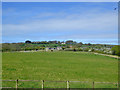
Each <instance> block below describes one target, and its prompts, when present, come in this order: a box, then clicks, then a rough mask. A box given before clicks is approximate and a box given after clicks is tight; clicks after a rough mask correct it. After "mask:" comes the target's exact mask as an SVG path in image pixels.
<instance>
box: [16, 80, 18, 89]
mask: <svg viewBox="0 0 120 90" xmlns="http://www.w3.org/2000/svg"><path fill="white" fill-rule="evenodd" d="M17 88H18V79H17V80H16V89H17Z"/></svg>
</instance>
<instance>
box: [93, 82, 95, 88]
mask: <svg viewBox="0 0 120 90" xmlns="http://www.w3.org/2000/svg"><path fill="white" fill-rule="evenodd" d="M94 87H95V82H94V81H93V90H94Z"/></svg>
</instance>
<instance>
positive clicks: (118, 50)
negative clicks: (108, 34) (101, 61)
mask: <svg viewBox="0 0 120 90" xmlns="http://www.w3.org/2000/svg"><path fill="white" fill-rule="evenodd" d="M111 50H112V54H113V55H118V56H120V46H114V47H112V49H111Z"/></svg>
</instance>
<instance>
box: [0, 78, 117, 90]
mask: <svg viewBox="0 0 120 90" xmlns="http://www.w3.org/2000/svg"><path fill="white" fill-rule="evenodd" d="M2 81H5V82H10V81H15V82H16V86H15V88H21V87H19V86H18V85H19V81H22V82H32V81H34V82H41V85H40V86H39V88H42V89H44V88H45V84H44V83H45V82H64V83H66V86H65V87H66V88H68V89H69V88H71V87H70V83H71V82H79V83H92V85H91V86H92V87H91V88H93V89H94V88H95V84H97V83H102V84H115V85H116V88H119V84H118V83H113V82H87V81H48V80H18V79H17V80H2ZM2 88H13V87H2ZM25 88H29V87H25Z"/></svg>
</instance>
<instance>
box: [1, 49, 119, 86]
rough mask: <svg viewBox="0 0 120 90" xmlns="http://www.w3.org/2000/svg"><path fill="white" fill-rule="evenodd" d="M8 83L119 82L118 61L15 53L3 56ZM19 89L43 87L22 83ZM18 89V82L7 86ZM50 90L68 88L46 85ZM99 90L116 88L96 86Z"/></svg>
mask: <svg viewBox="0 0 120 90" xmlns="http://www.w3.org/2000/svg"><path fill="white" fill-rule="evenodd" d="M2 63H3V64H2V68H3V75H2V77H3V79H4V80H16V79H21V80H63V81H65V80H70V81H89V82H92V81H95V82H117V81H118V75H117V73H118V60H117V59H115V58H111V57H107V56H101V55H95V54H92V53H85V52H63V51H61V52H13V53H3V54H2ZM19 83H20V84H19V87H34V88H36V87H40V84H41V83H40V82H38V83H35V82H26V83H22V82H19ZM91 85H92V84H80V83H71V85H70V86H71V87H72V88H85V87H86V88H90V87H92V86H91ZM3 87H15V82H3ZM45 87H46V88H53V87H55V88H56V87H57V88H65V87H66V83H54V82H53V83H47V82H46V83H45ZM95 87H98V88H112V87H113V88H114V87H116V85H109V84H96V86H95Z"/></svg>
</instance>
